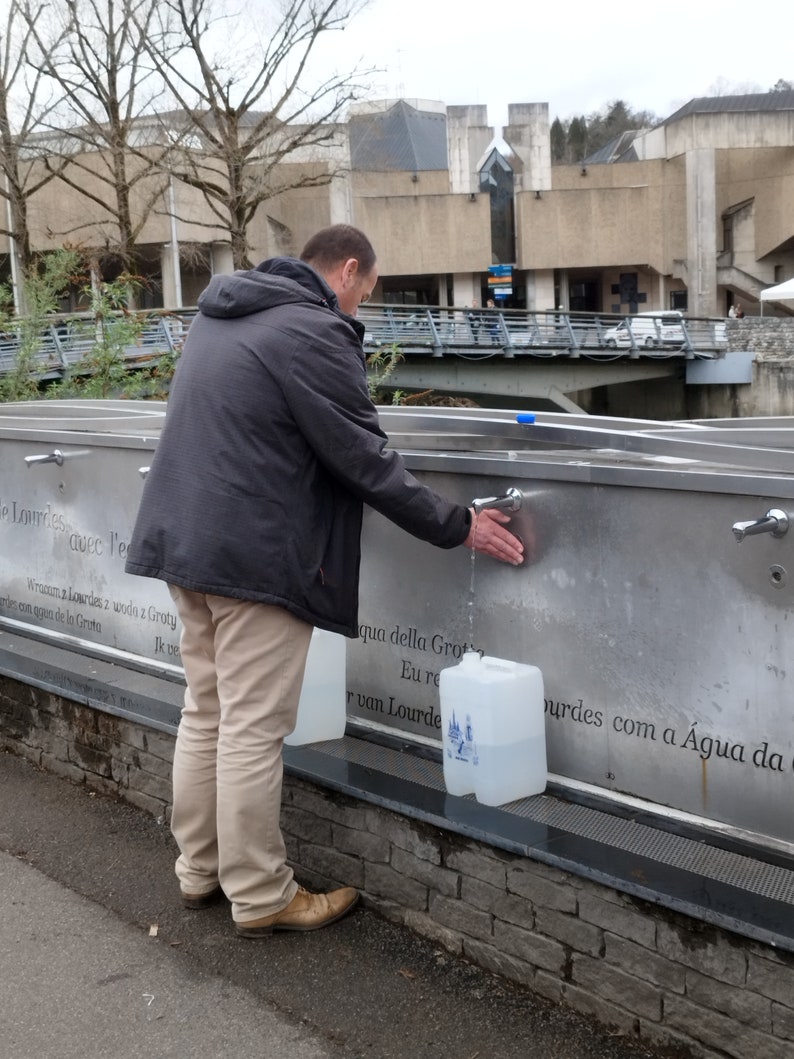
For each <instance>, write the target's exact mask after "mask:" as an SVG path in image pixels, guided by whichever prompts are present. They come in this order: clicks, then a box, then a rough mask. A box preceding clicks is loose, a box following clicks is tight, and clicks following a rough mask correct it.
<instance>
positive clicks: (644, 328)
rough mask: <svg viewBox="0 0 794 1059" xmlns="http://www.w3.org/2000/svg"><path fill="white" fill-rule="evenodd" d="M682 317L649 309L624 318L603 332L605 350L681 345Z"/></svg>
mask: <svg viewBox="0 0 794 1059" xmlns="http://www.w3.org/2000/svg"><path fill="white" fill-rule="evenodd" d="M682 321H683V316H682V315H681V313H680V312H679V311H678V310H677V309H649V310H648V311H647V312H642V313H637V315H636V316H631V317H627V318H626V319H625V320H623V321H622V322H621V323H619V324H618V325H617V326H616V327H609V328H607V330H606V331H605V332H604V335H603V339H602V341H603V343H604V345H605V346H606V347H607V348H608V349H633V348H634V347H635V346H637V347H638V348H640V349H642V348H645V349H653V348H654V347H657V346H667V345H675V346H680V345H683V342H684V328H683V326H682Z"/></svg>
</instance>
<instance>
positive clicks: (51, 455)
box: [25, 449, 64, 467]
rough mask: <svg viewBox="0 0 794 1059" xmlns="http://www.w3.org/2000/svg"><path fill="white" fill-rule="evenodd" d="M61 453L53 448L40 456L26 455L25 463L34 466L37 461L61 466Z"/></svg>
mask: <svg viewBox="0 0 794 1059" xmlns="http://www.w3.org/2000/svg"><path fill="white" fill-rule="evenodd" d="M63 459H64V457H63V453H62V452H61V450H60V449H53V450H52V452H48V453H47V454H46V455H42V456H26V457H25V463H26V464H27V465H28V467H35V466H36V464H37V463H57V464H58V466H59V467H62V466H63Z"/></svg>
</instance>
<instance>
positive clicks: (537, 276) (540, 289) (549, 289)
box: [527, 268, 557, 313]
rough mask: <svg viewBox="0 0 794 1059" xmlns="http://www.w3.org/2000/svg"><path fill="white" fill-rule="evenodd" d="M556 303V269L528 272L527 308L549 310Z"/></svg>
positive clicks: (554, 306)
mask: <svg viewBox="0 0 794 1059" xmlns="http://www.w3.org/2000/svg"><path fill="white" fill-rule="evenodd" d="M556 308H557V306H556V305H555V304H554V269H551V268H549V269H537V270H535V271H533V272H528V273H527V309H529V310H530V312H537V313H542V312H549V311H550V310H552V309H556Z"/></svg>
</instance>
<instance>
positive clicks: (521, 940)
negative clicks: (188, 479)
mask: <svg viewBox="0 0 794 1059" xmlns="http://www.w3.org/2000/svg"><path fill="white" fill-rule="evenodd" d="M173 744H174V739H173V736H171V735H170V734H168V733H163V732H159V731H155V730H152V729H150V728H146V727H143V726H142V725H138V724H134V723H132V722H130V721H127V720H124V719H121V718H118V717H115V716H111V715H109V714H106V713H103V712H101V711H99V710H95V709H93V708H92V707H90V706H86V705H81V704H79V703H76V702H74V701H72V700H70V699H67V698H64V697H61V696H59V695H55V694H53V693H51V692H45V691H41V690H39V689H36V688H33V687H30V686H28V685H26V684H22V683H19V682H18V681H16V680H13V679H10V678H7V677H0V748H3V749H7V750H10V751H12V752H14V753H16V754H19V755H22V756H24V757H25V758H27V759H29V760H31V761H32V762H34V763H35V764H36V765H38V766H40V767H43V768H46V769H48V770H49V771H52V772H55V773H57V774H60V775H62V776H64V777H65V778H67V779H69V780H72V781H74V782H77V783H85V784H87V785H88V786H90V787H91V788H92V789H96V790H98V791H103V792H106V793H109V794H113V795H117V796H120V797H122V798H124V799H126V800H127V801H129V802H132V803H133V804H135V805H137V806H139V807H140V808H142V809H145V810H146V811H147V812H150V813H153V814H155V816H157V817H158V818H160V819H164V818H167V816H168V812H169V799H170V768H171V760H172V755H173ZM282 823H283V827H284V832H285V837H286V839H287V844H288V849H289V855H290V859H291V861H292V862H293V863H294V865H295V867H296V870H297V871H298V873H299V875H300V877H301V880H302V881H304V882H306V883H307V884H308V885H315V886H320V887H324V886H328V885H329V884H347V885H352V886H356V887H359V888H360V889H361V890H362V891H363V896H364V900H365V901H366V902H367V903H368V904H369V905H370V906H371V907H373V908H375V909H376V910H377V911H378V912H379V913H380V914H382V915H384V916H386V917H388V918H389V919H391V920H393V921H395V922H398V923H400V924H403V925H404V926H406V927H407V928H409V929H411V930H414V931H416V932H417V933H419V934H422V935H424V936H426V937H429V938H431V939H433V940H434V941H435V942H436V943H437V944H439V945H442V946H443V947H444V948H446V949H448V950H449V951H450V952H452V953H454V954H456V955H457V956H459V957H461V958H463V959H467V960H470V961H471V962H473V963H476V964H478V965H480V966H482V967H484V968H486V969H488V970H490V971H493V972H494V973H496V974H499V975H502V976H503V977H505V978H508V979H511V980H512V981H515V982H518V983H520V984H523V985H524V986H526V987H528V988H529V989H531V990H533V991H535V992H537V993H540V994H541V995H543V996H544V997H547V998H550V999H552V1000H555V1001H557V1002H558V1003H562V1004H567V1005H569V1006H570V1007H572V1008H574V1009H575V1010H577V1011H580V1012H583V1013H587V1014H590V1015H593V1016H595V1017H596V1018H598V1019H599V1020H600V1021H601V1022H603V1023H604V1024H606V1025H610V1026H614V1027H616V1028H617V1029H619V1030H620V1031H621V1032H623V1033H627V1034H630V1035H633V1036H634V1037H636V1038H638V1039H641V1040H645V1041H647V1042H648V1043H649V1044H658V1045H664V1046H667V1047H671V1046H672V1047H673V1049H674V1051H675V1054H677V1055H680V1056H682V1057H683V1056H692V1057H700V1059H726V1057H731V1059H758V1057H761V1056H762V1057H763V1059H791V1057H792V1056H794V956H792V955H789V954H786V953H778V952H776V951H775V950H773V949H771V948H769V947H767V946H764V945H761V944H758V943H755V942H752V941H749V940H747V939H745V938H742V937H740V936H738V935H734V934H731V933H729V932H727V931H722V930H719V929H717V928H715V927H712V926H709V925H706V924H703V923H699V922H697V921H695V920H693V919H690V918H688V917H685V916H682V915H677V914H675V913H672V912H669V911H667V910H665V909H661V908H659V907H657V906H655V905H653V904H651V903H649V902H645V901H642V900H639V899H636V898H632V897H628V896H625V895H623V894H621V893H618V892H616V891H614V890H611V889H609V888H608V887H605V886H601V885H598V884H597V883H595V882H592V881H590V880H587V879H584V878H581V877H579V876H576V875H573V874H570V873H567V872H564V871H561V870H557V869H554V868H550V867H547V866H545V865H543V864H539V863H536V862H534V861H532V860H529V859H527V858H525V857H521V856H517V855H514V854H511V853H506V852H503V851H501V850H498V849H494V848H491V847H489V846H487V845H484V844H482V843H478V842H474V841H471V840H469V839H464V838H461V837H459V836H457V835H455V834H452V833H449V832H446V831H443V830H440V829H437V828H434V827H431V826H429V825H427V824H424V823H421V822H419V821H416V820H412V819H409V818H407V817H404V816H401V815H399V814H396V813H393V812H390V811H388V810H385V809H382V808H380V807H377V806H374V805H370V804H368V803H366V802H363V801H358V800H356V799H353V798H349V797H346V796H343V795H339V794H336V793H334V792H332V791H329V790H325V789H323V788H321V787H319V786H316V785H313V784H311V783H307V782H305V781H302V780H298V779H294V778H290V777H288V778H287V779H286V781H285V786H284V799H283V812H282Z"/></svg>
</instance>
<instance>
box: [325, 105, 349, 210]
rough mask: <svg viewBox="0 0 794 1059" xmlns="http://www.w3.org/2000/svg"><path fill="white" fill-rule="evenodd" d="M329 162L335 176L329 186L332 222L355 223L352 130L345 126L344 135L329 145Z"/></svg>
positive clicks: (329, 208)
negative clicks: (351, 148)
mask: <svg viewBox="0 0 794 1059" xmlns="http://www.w3.org/2000/svg"><path fill="white" fill-rule="evenodd" d="M329 150H330V161H329V164H330V165H331V167H332V168H333V170H334V177H333V178H332V180H331V183H330V184H329V186H328V210H329V214H330V223H331V224H354V223H355V221H354V216H353V192H352V189H351V187H350V131H349V126H348V125H345V126H344V132H343V135H341V136H340V137H339V139H338V140H337V139H334V142H333V143H332V144H331V145H330V146H329Z"/></svg>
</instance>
